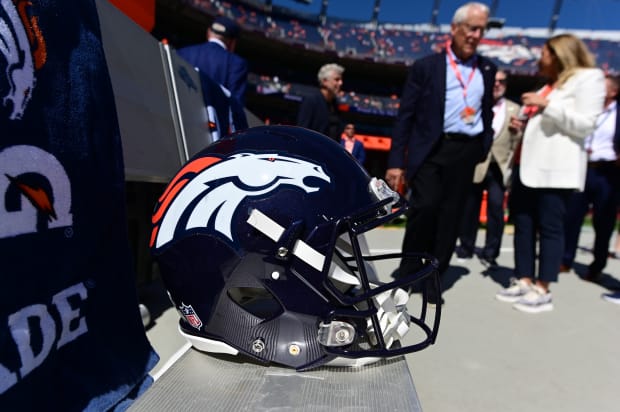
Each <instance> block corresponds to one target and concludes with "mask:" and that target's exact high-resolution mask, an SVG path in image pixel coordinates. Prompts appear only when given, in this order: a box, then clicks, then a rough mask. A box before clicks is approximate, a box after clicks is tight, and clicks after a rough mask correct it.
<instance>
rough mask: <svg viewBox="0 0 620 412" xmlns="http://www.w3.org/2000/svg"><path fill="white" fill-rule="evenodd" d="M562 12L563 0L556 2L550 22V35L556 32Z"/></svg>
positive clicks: (556, 0)
mask: <svg viewBox="0 0 620 412" xmlns="http://www.w3.org/2000/svg"><path fill="white" fill-rule="evenodd" d="M560 10H562V0H555V3H554V4H553V12H552V13H551V21H550V22H549V34H550V35H551V34H552V33H553V32H554V31H555V26H556V25H557V24H558V20H559V19H560Z"/></svg>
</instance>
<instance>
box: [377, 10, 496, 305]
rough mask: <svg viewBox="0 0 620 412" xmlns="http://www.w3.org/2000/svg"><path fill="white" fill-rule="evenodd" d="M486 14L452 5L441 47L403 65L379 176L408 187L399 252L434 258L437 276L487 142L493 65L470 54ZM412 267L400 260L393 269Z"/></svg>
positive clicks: (445, 264) (411, 261)
mask: <svg viewBox="0 0 620 412" xmlns="http://www.w3.org/2000/svg"><path fill="white" fill-rule="evenodd" d="M488 16H489V9H488V7H487V6H486V5H484V4H482V3H467V4H465V5H463V6H461V7H460V8H459V9H457V11H456V12H455V14H454V17H453V19H452V24H451V39H450V40H449V41H448V42H447V44H446V50H445V51H444V52H442V53H437V54H433V55H430V56H427V57H424V58H422V59H420V60H418V61H416V62H415V63H414V64H413V66H412V67H411V69H410V71H409V75H408V78H407V82H406V84H405V86H404V89H403V94H402V97H401V102H400V108H399V111H398V116H397V119H396V122H395V124H394V130H393V135H392V147H391V149H390V154H389V157H388V169H387V171H386V180H387V182H388V184H389V185H390V186H391V187H392V188H394V189H396V188H397V187H398V186H399V185H400V184H401V183H402V181H403V180H404V179H405V175H406V179H407V182H408V185H409V189H410V190H411V199H410V204H411V208H410V210H409V213H408V216H407V229H406V232H405V237H404V239H403V252H405V253H406V252H427V253H430V254H431V255H434V256H435V257H437V259H438V260H439V270H440V273H443V272H445V270H446V269H447V268H448V265H449V263H450V257H451V255H452V252H453V251H454V247H455V244H456V237H457V233H458V227H459V223H460V220H461V216H462V211H463V204H464V203H465V198H466V196H467V193H468V192H469V190H470V187H471V185H472V179H473V174H474V167H475V166H476V164H477V163H478V162H480V161H483V160H484V159H485V158H486V155H487V153H488V151H489V148H490V147H491V143H492V141H493V128H492V125H491V123H492V120H493V110H492V107H493V83H494V80H495V72H496V70H497V69H496V67H495V66H494V64H493V63H492V62H490V61H489V60H487V59H485V58H484V57H482V56H479V55H477V54H476V48H477V47H478V43H479V42H480V39H481V38H482V35H483V33H484V30H485V29H486V26H487V23H488ZM418 268H419V262H418V260H417V259H412V258H407V257H405V258H403V259H402V261H401V264H400V268H399V273H400V275H401V276H402V275H404V274H406V273H411V272H412V271H415V270H417V269H418ZM432 298H433V297H432V296H431V301H432V300H433V299H432ZM435 298H436V299H437V300H440V297H438V296H437V297H435Z"/></svg>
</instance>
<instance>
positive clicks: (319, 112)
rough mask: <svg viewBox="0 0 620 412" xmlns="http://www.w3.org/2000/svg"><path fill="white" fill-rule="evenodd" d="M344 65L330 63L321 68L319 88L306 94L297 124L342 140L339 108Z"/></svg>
mask: <svg viewBox="0 0 620 412" xmlns="http://www.w3.org/2000/svg"><path fill="white" fill-rule="evenodd" d="M342 73H344V67H342V66H340V65H338V64H335V63H328V64H325V65H323V66H321V68H320V69H319V72H318V74H317V79H318V81H319V90H313V91H312V92H311V93H310V94H308V95H306V96H304V99H303V100H302V102H301V104H300V106H299V112H298V113H297V126H301V127H305V128H307V129H311V130H314V131H317V132H319V133H323V134H324V135H326V136H328V137H331V138H332V139H334V141H336V142H340V135H341V131H342V125H341V123H340V117H339V110H338V95H339V94H340V88H341V87H342Z"/></svg>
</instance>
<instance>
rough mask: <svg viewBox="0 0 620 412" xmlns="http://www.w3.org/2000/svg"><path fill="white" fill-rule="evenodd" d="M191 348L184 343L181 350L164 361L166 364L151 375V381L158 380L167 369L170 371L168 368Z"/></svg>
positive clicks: (190, 345)
mask: <svg viewBox="0 0 620 412" xmlns="http://www.w3.org/2000/svg"><path fill="white" fill-rule="evenodd" d="M191 347H192V344H191V343H189V342H185V344H184V345H183V346H181V349H179V350H178V351H176V352H175V353H174V354H173V355H172V356H171V357H170V359H168V360H167V361H166V363H164V365H163V366H162V367H161V368H160V369H159V370H158V371H157V372H156V373H154V374H153V375H152V378H153V381H156V380H157V379H159V378H160V377H161V375H163V374H164V373H165V372H166V371H167V370H168V369H170V367H171V366H172V365H173V364H174V363H175V362H176V361H178V360H179V358H181V356H183V355H184V354H185V352H187V351H188V349H189V348H191Z"/></svg>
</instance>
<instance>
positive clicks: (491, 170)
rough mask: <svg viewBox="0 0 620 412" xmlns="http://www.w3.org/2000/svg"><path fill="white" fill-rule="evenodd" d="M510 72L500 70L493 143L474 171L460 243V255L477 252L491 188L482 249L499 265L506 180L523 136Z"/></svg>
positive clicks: (484, 257) (486, 259)
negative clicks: (509, 93) (509, 89)
mask: <svg viewBox="0 0 620 412" xmlns="http://www.w3.org/2000/svg"><path fill="white" fill-rule="evenodd" d="M507 80H508V78H507V73H506V72H504V71H503V70H498V71H497V73H496V74H495V84H494V86H493V99H494V105H493V130H494V136H493V144H492V145H491V150H490V151H489V155H488V156H487V158H486V160H485V161H484V162H481V163H478V165H477V166H476V169H475V171H474V185H473V186H472V190H471V192H470V194H469V196H468V198H467V201H466V203H465V211H464V213H463V220H462V221H461V231H460V235H459V242H460V245H459V247H458V248H457V249H456V254H457V257H459V258H461V259H469V258H471V257H472V256H473V254H474V252H475V245H476V235H477V234H478V226H479V223H480V222H479V211H480V203H481V201H482V195H483V191H484V190H486V191H487V208H486V214H487V228H486V238H485V243H484V247H483V248H482V249H481V250H480V252H479V253H478V257H479V258H480V261H481V262H482V264H483V265H485V266H486V267H489V268H494V267H497V262H496V259H497V257H498V256H499V250H500V245H501V243H502V234H503V232H504V194H505V193H506V185H505V181H506V178H507V177H508V174H509V169H510V167H511V163H512V157H513V153H514V151H515V148H516V147H517V143H518V142H519V140H520V139H521V132H520V131H519V130H517V129H515V128H514V127H511V126H510V119H511V117H512V116H516V115H517V114H518V112H519V107H520V106H519V105H518V104H516V103H514V102H512V101H510V100H508V99H506V98H505V97H504V94H505V93H506V82H507Z"/></svg>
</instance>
